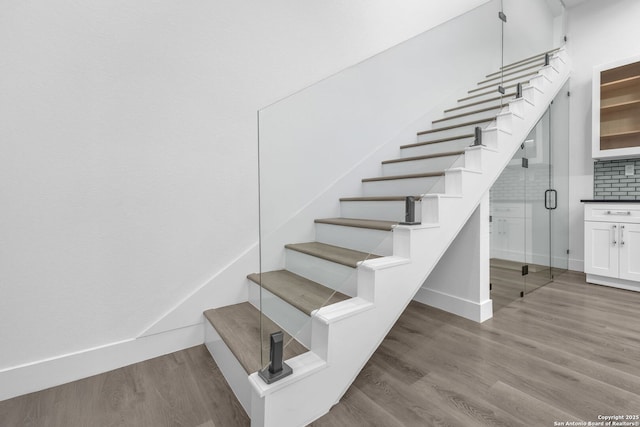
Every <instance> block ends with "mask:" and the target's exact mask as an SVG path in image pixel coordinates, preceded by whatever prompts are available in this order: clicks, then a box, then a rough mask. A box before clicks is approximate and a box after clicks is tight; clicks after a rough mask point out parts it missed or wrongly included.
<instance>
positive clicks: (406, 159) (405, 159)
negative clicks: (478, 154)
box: [382, 150, 464, 165]
mask: <svg viewBox="0 0 640 427" xmlns="http://www.w3.org/2000/svg"><path fill="white" fill-rule="evenodd" d="M462 154H464V150H459V151H447V152H445V153H436V154H427V155H424V156H413V157H401V158H399V159H393V160H385V161H383V162H382V164H383V165H387V164H389V163H402V162H412V161H414V160H428V159H436V158H438V157H450V156H460V155H462Z"/></svg>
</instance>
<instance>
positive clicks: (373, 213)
mask: <svg viewBox="0 0 640 427" xmlns="http://www.w3.org/2000/svg"><path fill="white" fill-rule="evenodd" d="M421 208H422V204H421V203H416V218H420V217H421V215H422V212H421ZM340 215H341V216H342V217H343V218H364V219H381V220H385V221H396V222H400V221H404V219H405V197H403V196H393V197H352V198H348V197H347V198H342V199H340Z"/></svg>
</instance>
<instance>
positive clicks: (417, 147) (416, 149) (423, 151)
mask: <svg viewBox="0 0 640 427" xmlns="http://www.w3.org/2000/svg"><path fill="white" fill-rule="evenodd" d="M462 136H463V137H464V138H456V139H448V140H442V141H440V142H438V141H430V142H428V143H422V142H417V143H414V144H407V145H403V146H401V147H400V157H402V158H407V157H417V156H428V155H432V154H439V153H448V152H452V151H460V150H464V149H465V148H466V147H469V146H470V145H472V144H473V140H474V135H473V132H472V133H470V134H466V135H462Z"/></svg>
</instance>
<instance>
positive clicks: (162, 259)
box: [0, 0, 485, 371]
mask: <svg viewBox="0 0 640 427" xmlns="http://www.w3.org/2000/svg"><path fill="white" fill-rule="evenodd" d="M484 2H485V0H457V1H448V2H446V5H445V4H444V3H442V4H436V3H435V2H423V1H419V0H404V1H401V2H393V3H390V2H386V1H383V0H375V1H371V0H356V1H349V2H342V1H338V0H330V1H312V0H276V1H271V2H263V1H256V0H240V1H234V2H222V1H220V0H217V1H208V2H205V1H201V0H192V1H187V2H172V1H168V0H156V1H141V2H130V1H123V0H119V1H118V0H116V1H113V0H109V1H107V0H95V1H91V2H77V1H72V0H47V1H44V0H33V1H28V2H25V1H20V0H4V1H2V2H1V3H0V8H1V10H0V52H2V60H0V117H2V121H1V122H0V200H2V209H1V210H0V236H2V237H1V239H0V288H1V289H2V297H1V298H0V341H1V342H2V351H0V371H2V370H3V369H4V370H5V371H6V370H11V369H12V367H14V366H17V365H21V364H28V363H31V362H38V361H40V360H43V359H47V358H55V357H57V356H63V355H65V354H69V353H73V352H82V351H84V350H85V349H88V348H92V347H98V346H102V345H106V344H109V343H113V342H117V341H120V340H126V339H130V338H132V337H136V336H137V335H138V334H140V333H141V332H142V331H144V330H145V329H146V328H147V327H148V326H149V325H151V324H153V323H154V322H155V321H156V320H157V319H159V318H161V317H162V316H163V315H164V314H165V313H167V312H169V311H170V310H171V309H172V308H173V307H174V306H175V305H176V304H177V303H178V302H179V301H181V300H183V299H184V298H186V297H187V296H188V295H190V294H191V293H193V292H194V291H195V290H196V289H198V288H199V287H201V286H202V285H203V284H205V283H207V282H208V281H209V280H210V279H211V278H212V277H215V276H216V275H217V274H219V273H220V272H222V271H223V270H224V268H225V267H226V266H228V264H229V263H230V262H232V261H233V260H234V259H235V258H237V257H239V256H241V255H242V254H243V253H244V252H245V251H247V250H249V249H250V248H251V247H252V246H253V245H255V243H256V241H257V204H256V196H257V185H256V183H257V173H256V161H257V148H256V110H257V109H258V108H260V107H261V106H264V105H266V104H268V103H270V102H273V101H275V100H277V99H279V98H280V97H282V96H284V95H287V94H289V93H292V92H294V91H295V90H297V89H299V88H301V87H304V86H306V85H308V84H310V83H312V82H314V81H317V80H319V79H320V78H322V77H325V76H327V75H329V74H331V73H334V72H336V71H338V70H340V69H342V68H344V67H346V66H348V65H350V64H353V63H356V62H358V61H361V60H363V59H365V58H367V57H369V56H371V55H373V54H375V53H377V52H379V51H381V50H383V49H385V48H388V47H390V46H392V45H395V44H397V43H399V42H401V41H403V40H406V39H407V38H409V37H411V36H414V35H416V34H418V33H419V32H421V31H424V30H426V29H427V28H430V27H431V26H433V25H436V24H438V23H440V22H442V21H444V20H446V19H449V18H451V17H453V16H455V15H457V14H459V13H461V12H463V11H465V10H468V9H470V8H472V7H475V6H477V5H479V4H482V3H484ZM256 268H257V266H256ZM247 273H249V272H247ZM243 283H244V277H239V278H238V279H237V282H236V281H228V282H225V283H222V284H221V288H220V289H219V294H216V293H215V292H214V294H215V295H217V297H216V298H214V299H215V300H213V299H212V300H211V301H210V305H211V306H217V305H220V304H224V303H228V302H232V301H236V300H241V299H243V298H244V297H246V293H245V292H246V290H244V288H243V286H242V284H243Z"/></svg>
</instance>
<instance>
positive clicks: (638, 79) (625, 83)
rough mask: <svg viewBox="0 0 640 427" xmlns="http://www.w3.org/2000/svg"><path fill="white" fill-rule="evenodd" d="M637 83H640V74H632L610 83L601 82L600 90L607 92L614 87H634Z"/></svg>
mask: <svg viewBox="0 0 640 427" xmlns="http://www.w3.org/2000/svg"><path fill="white" fill-rule="evenodd" d="M636 85H640V76H632V77H627V78H624V79H620V80H614V81H611V82H608V83H602V84H600V90H602V92H605V93H606V92H607V91H611V90H614V89H620V88H625V87H632V86H636Z"/></svg>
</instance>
